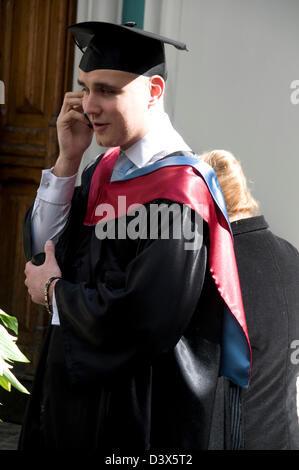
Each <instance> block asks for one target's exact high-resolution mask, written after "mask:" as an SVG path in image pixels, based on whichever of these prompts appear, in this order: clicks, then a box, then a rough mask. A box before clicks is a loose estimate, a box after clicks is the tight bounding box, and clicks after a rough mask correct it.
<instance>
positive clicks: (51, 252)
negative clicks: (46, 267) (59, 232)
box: [45, 240, 55, 260]
mask: <svg viewBox="0 0 299 470" xmlns="http://www.w3.org/2000/svg"><path fill="white" fill-rule="evenodd" d="M45 255H46V260H47V259H48V260H49V258H52V257H53V256H54V257H55V245H54V243H53V242H52V240H47V241H46V243H45Z"/></svg>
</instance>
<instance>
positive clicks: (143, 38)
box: [69, 21, 187, 79]
mask: <svg viewBox="0 0 299 470" xmlns="http://www.w3.org/2000/svg"><path fill="white" fill-rule="evenodd" d="M134 26H135V23H125V24H124V25H118V24H114V23H106V22H103V21H87V22H84V23H77V24H74V25H71V26H69V29H70V31H71V33H72V35H73V39H74V41H75V43H76V44H77V46H78V47H79V48H80V49H81V51H82V52H83V56H82V58H81V61H80V64H79V67H80V69H81V70H83V72H90V71H92V70H96V69H112V70H122V71H124V72H131V73H135V74H138V75H146V76H152V75H161V76H162V77H163V78H164V79H166V63H165V51H164V44H171V45H173V46H175V47H176V48H177V49H181V50H187V48H186V44H184V43H182V42H178V41H175V40H173V39H168V38H165V37H163V36H159V35H158V34H154V33H151V32H149V31H144V30H142V29H138V28H135V27H134Z"/></svg>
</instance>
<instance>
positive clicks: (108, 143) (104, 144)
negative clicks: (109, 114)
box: [96, 133, 118, 148]
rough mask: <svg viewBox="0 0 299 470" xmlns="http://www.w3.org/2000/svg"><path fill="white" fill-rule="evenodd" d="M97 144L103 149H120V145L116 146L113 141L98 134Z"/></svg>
mask: <svg viewBox="0 0 299 470" xmlns="http://www.w3.org/2000/svg"><path fill="white" fill-rule="evenodd" d="M96 141H97V144H98V145H100V146H101V147H107V148H108V147H118V144H114V143H113V142H112V140H111V139H109V138H108V137H105V136H103V135H100V134H98V133H96Z"/></svg>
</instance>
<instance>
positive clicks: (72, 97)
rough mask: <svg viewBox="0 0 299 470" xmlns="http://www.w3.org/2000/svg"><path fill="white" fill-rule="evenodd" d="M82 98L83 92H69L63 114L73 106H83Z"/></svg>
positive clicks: (64, 102)
mask: <svg viewBox="0 0 299 470" xmlns="http://www.w3.org/2000/svg"><path fill="white" fill-rule="evenodd" d="M82 98H83V92H81V91H80V92H74V93H73V92H68V93H66V94H65V97H64V100H63V105H62V109H61V110H62V112H63V113H66V112H68V111H69V110H70V109H71V108H72V106H82Z"/></svg>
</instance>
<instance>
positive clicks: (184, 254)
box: [55, 212, 207, 383]
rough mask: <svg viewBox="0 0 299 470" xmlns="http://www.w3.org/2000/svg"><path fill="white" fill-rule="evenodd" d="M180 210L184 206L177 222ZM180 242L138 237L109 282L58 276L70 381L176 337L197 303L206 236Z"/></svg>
mask: <svg viewBox="0 0 299 470" xmlns="http://www.w3.org/2000/svg"><path fill="white" fill-rule="evenodd" d="M187 217H188V213H187V212H186V213H185V215H184V216H183V217H182V218H181V224H182V226H184V224H185V223H189V221H187V219H186V218H187ZM185 242H186V240H185V239H184V237H181V238H179V239H175V238H170V239H161V238H158V239H150V238H147V239H146V240H142V242H141V244H140V249H139V250H138V253H137V255H136V257H135V258H134V259H133V260H132V261H131V262H130V263H129V264H128V265H127V268H126V269H125V272H123V273H118V275H119V278H118V279H115V280H114V281H115V282H114V283H112V284H113V285H112V286H111V284H109V283H108V282H105V281H103V279H102V278H101V277H100V276H96V280H95V285H94V286H88V285H87V284H85V283H76V284H75V283H71V282H69V281H66V280H63V279H62V280H59V281H58V282H57V284H56V286H55V297H56V302H57V307H58V311H59V317H60V324H61V328H62V335H63V342H64V347H65V355H66V361H67V366H68V371H69V375H70V379H71V381H72V382H74V383H78V382H84V381H86V380H95V379H96V378H103V377H107V376H108V377H111V376H113V375H114V374H115V373H116V372H117V373H118V374H119V373H121V372H126V371H127V370H128V369H131V368H135V367H138V366H140V365H142V364H144V363H149V362H150V361H152V360H153V359H156V358H157V357H158V356H159V355H161V354H162V353H163V352H167V351H169V350H170V349H171V348H173V347H174V346H175V345H176V343H177V342H178V341H179V339H180V338H181V336H182V335H183V332H184V330H185V329H186V328H187V326H188V324H189V322H190V320H191V318H192V316H193V314H194V312H195V310H196V305H197V302H198V299H199V297H200V293H201V289H202V284H203V281H204V276H205V270H206V264H207V245H206V243H205V241H204V242H203V243H201V245H200V247H199V248H198V249H195V250H192V249H186V245H185ZM116 281H117V282H116Z"/></svg>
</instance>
